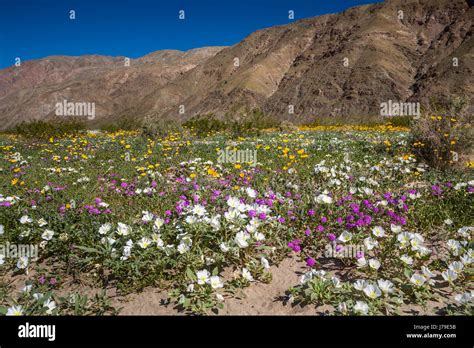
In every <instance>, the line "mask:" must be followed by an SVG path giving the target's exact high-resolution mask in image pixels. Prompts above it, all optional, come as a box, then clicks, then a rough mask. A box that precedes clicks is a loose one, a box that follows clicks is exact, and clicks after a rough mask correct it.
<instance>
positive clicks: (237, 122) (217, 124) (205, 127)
mask: <svg viewBox="0 0 474 348" xmlns="http://www.w3.org/2000/svg"><path fill="white" fill-rule="evenodd" d="M183 125H184V127H186V128H188V129H190V130H191V131H192V132H193V134H195V135H197V136H208V135H211V134H213V133H215V132H220V131H228V132H229V133H230V135H231V136H232V137H233V138H238V137H242V136H249V135H259V134H260V132H261V130H262V129H266V128H271V127H276V126H277V125H278V122H276V121H275V120H273V119H271V118H269V117H267V116H265V114H264V113H263V112H262V111H261V110H259V109H254V110H252V111H250V112H244V113H238V114H226V115H225V116H224V117H222V118H217V117H215V116H214V115H213V114H206V115H198V116H194V117H193V118H191V119H189V120H188V121H186V122H185V123H184V124H183Z"/></svg>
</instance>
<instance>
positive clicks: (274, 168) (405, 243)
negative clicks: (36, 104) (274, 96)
mask: <svg viewBox="0 0 474 348" xmlns="http://www.w3.org/2000/svg"><path fill="white" fill-rule="evenodd" d="M417 145H418V144H415V145H414V142H413V140H412V139H411V135H410V133H409V132H408V129H405V128H401V127H400V128H397V127H392V126H378V127H361V126H359V127H358V126H352V127H331V126H328V127H318V128H302V129H299V130H297V131H291V132H287V133H284V132H278V131H265V132H261V133H260V134H258V135H254V136H247V137H245V138H243V137H240V138H234V139H232V138H231V137H229V136H228V134H226V133H225V132H218V133H214V134H210V135H208V136H205V137H197V136H195V135H193V131H192V130H191V131H190V132H180V133H171V134H168V135H167V136H165V137H162V138H159V137H156V138H149V137H146V136H144V135H142V134H141V133H140V132H138V131H119V132H114V133H112V132H91V131H82V132H80V133H77V134H75V135H66V136H61V137H50V138H49V139H43V140H38V139H30V138H23V137H20V136H18V135H12V134H4V135H0V244H1V245H2V246H3V249H2V250H0V274H1V275H2V277H1V280H0V314H2V315H5V314H6V315H21V314H23V315H43V314H50V315H55V314H87V315H101V314H117V313H120V307H121V305H122V304H123V303H124V302H123V301H121V300H124V299H126V298H127V296H129V295H130V294H140V292H141V291H143V290H144V289H150V288H152V289H158V290H157V291H160V292H161V293H162V294H165V297H166V301H165V303H164V304H163V306H167V308H168V313H169V314H174V313H186V314H191V313H197V314H212V313H221V312H222V311H223V310H225V307H226V303H227V302H228V301H231V300H232V298H234V297H235V296H237V294H239V293H240V292H241V291H243V290H245V289H247V288H252V287H254V286H258V285H259V284H271V283H272V281H273V279H272V272H273V271H274V270H275V269H278V265H280V264H282V263H283V262H284V261H285V260H288V259H292V260H296V262H298V263H299V264H301V265H303V266H302V267H303V271H300V270H295V272H297V276H298V278H297V279H298V280H297V281H295V282H294V284H292V285H291V286H288V287H287V288H286V289H281V293H280V295H279V296H278V298H277V299H268V300H271V301H276V302H278V303H279V305H280V306H282V308H294V307H299V308H306V310H307V311H306V312H305V313H310V314H311V313H312V314H328V315H367V314H368V315H414V314H419V313H422V314H423V313H427V314H437V315H455V314H468V315H472V296H473V283H472V261H473V258H474V251H473V249H474V248H473V242H472V234H473V231H474V227H473V226H474V210H473V207H474V175H473V173H472V169H471V168H469V167H466V166H465V168H463V169H462V170H447V171H446V170H445V171H440V170H437V169H434V168H431V167H429V166H428V165H426V164H424V163H422V162H421V161H419V160H417V158H416V157H415V155H414V154H413V152H414V146H417ZM226 149H227V151H228V153H229V152H231V151H239V150H242V151H245V150H252V151H255V152H254V153H255V154H256V156H255V158H254V159H253V161H251V162H245V161H236V159H235V158H227V160H226V161H220V160H218V158H219V154H222V151H223V150H226ZM20 246H32V250H36V251H37V252H36V254H35V255H22V254H21V253H20ZM35 247H36V249H35ZM86 288H87V289H88V290H87V291H85V290H82V289H86ZM243 303H244V304H243V305H245V299H244V300H243ZM243 312H245V310H244V311H243Z"/></svg>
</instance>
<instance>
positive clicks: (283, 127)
mask: <svg viewBox="0 0 474 348" xmlns="http://www.w3.org/2000/svg"><path fill="white" fill-rule="evenodd" d="M278 129H279V130H280V132H285V133H290V132H296V131H297V130H298V127H297V126H295V125H294V124H293V123H292V122H291V121H287V120H285V121H281V123H280V125H279V126H278Z"/></svg>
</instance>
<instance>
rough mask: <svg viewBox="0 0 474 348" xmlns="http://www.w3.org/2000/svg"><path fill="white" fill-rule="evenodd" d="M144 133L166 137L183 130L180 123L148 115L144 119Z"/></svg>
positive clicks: (148, 135) (142, 128) (147, 135)
mask: <svg viewBox="0 0 474 348" xmlns="http://www.w3.org/2000/svg"><path fill="white" fill-rule="evenodd" d="M141 131H142V134H143V135H144V136H146V137H148V138H156V137H164V136H166V135H168V134H170V133H176V132H182V131H183V127H182V125H181V124H180V123H178V122H176V121H173V120H169V119H163V118H154V117H151V116H147V117H145V118H144V119H143V120H142V124H141Z"/></svg>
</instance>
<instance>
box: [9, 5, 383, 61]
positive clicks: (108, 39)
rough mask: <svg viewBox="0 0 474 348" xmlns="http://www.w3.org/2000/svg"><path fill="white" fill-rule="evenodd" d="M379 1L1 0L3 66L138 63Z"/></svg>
mask: <svg viewBox="0 0 474 348" xmlns="http://www.w3.org/2000/svg"><path fill="white" fill-rule="evenodd" d="M374 2H379V1H377V0H220V1H219V0H166V1H165V0H0V68H4V67H7V66H10V65H13V64H14V62H15V58H16V57H20V58H21V60H22V61H25V60H30V59H37V58H43V57H46V56H50V55H70V56H76V55H84V54H102V55H111V56H120V55H122V56H128V57H132V58H137V57H140V56H143V55H145V54H147V53H150V52H153V51H156V50H160V49H179V50H187V49H190V48H196V47H203V46H216V45H233V44H235V43H237V42H239V41H240V40H242V39H243V38H244V37H246V36H247V35H249V34H250V33H252V32H253V31H255V30H257V29H261V28H266V27H270V26H273V25H279V24H286V23H290V22H291V21H292V20H290V19H289V18H288V11H289V10H293V11H294V12H295V20H298V19H302V18H307V17H313V16H317V15H321V14H326V13H335V12H340V11H342V10H344V9H347V8H349V7H352V6H357V5H361V4H368V3H374ZM70 10H75V12H76V19H75V20H70V19H69V11H70ZM180 10H184V11H185V19H184V20H180V19H179V18H178V14H179V11H180Z"/></svg>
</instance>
